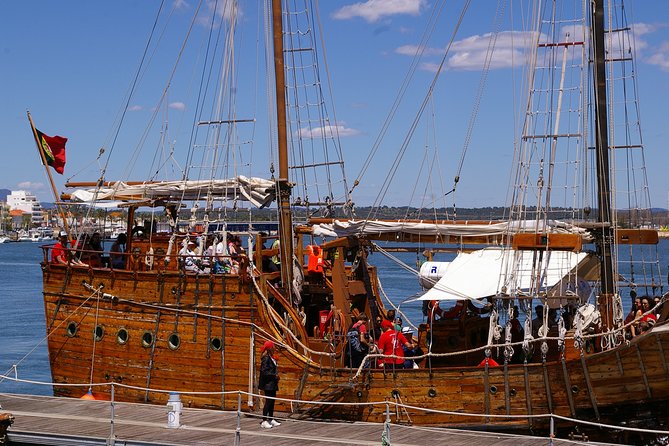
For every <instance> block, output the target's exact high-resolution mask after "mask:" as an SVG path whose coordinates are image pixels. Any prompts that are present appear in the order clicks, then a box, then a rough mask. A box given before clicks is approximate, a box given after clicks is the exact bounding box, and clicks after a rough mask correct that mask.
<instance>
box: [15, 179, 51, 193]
mask: <svg viewBox="0 0 669 446" xmlns="http://www.w3.org/2000/svg"><path fill="white" fill-rule="evenodd" d="M17 186H18V188H19V189H21V190H28V191H40V190H44V183H39V182H38V183H34V182H32V181H22V182H20V183H18V184H17Z"/></svg>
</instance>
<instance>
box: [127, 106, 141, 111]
mask: <svg viewBox="0 0 669 446" xmlns="http://www.w3.org/2000/svg"><path fill="white" fill-rule="evenodd" d="M141 110H144V107H142V106H141V105H131V106H130V107H128V111H130V112H135V111H141Z"/></svg>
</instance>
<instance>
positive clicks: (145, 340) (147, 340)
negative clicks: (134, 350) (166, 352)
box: [142, 331, 153, 347]
mask: <svg viewBox="0 0 669 446" xmlns="http://www.w3.org/2000/svg"><path fill="white" fill-rule="evenodd" d="M152 345H153V334H151V332H150V331H145V332H144V334H143V335H142V347H151V346H152Z"/></svg>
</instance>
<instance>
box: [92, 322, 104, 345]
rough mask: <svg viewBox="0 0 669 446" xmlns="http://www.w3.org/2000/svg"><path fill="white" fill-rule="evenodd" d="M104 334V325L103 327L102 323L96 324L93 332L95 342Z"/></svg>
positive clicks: (100, 339)
mask: <svg viewBox="0 0 669 446" xmlns="http://www.w3.org/2000/svg"><path fill="white" fill-rule="evenodd" d="M104 335H105V329H104V327H103V326H102V325H98V326H96V327H95V333H94V336H95V342H100V341H102V338H103V337H104Z"/></svg>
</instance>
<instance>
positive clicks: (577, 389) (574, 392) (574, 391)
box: [571, 384, 579, 394]
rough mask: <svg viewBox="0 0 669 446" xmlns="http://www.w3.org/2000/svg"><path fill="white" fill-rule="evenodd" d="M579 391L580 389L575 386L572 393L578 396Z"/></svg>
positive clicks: (572, 387)
mask: <svg viewBox="0 0 669 446" xmlns="http://www.w3.org/2000/svg"><path fill="white" fill-rule="evenodd" d="M578 391H579V388H578V386H577V385H575V384H574V385H573V386H571V393H573V394H577V393H578Z"/></svg>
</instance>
